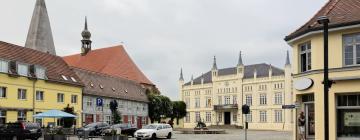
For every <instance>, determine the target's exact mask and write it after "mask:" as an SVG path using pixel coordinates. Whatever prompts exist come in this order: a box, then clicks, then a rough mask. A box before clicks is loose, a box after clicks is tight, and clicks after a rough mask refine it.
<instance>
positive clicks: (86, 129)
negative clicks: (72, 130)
mask: <svg viewBox="0 0 360 140" xmlns="http://www.w3.org/2000/svg"><path fill="white" fill-rule="evenodd" d="M108 128H110V125H109V124H107V123H105V122H95V123H90V124H87V125H85V126H83V127H81V128H79V129H77V131H76V132H77V134H78V136H80V137H82V136H84V134H85V133H87V134H88V135H89V136H100V134H101V132H102V131H104V130H105V129H108Z"/></svg>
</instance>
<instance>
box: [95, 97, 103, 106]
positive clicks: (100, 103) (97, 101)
mask: <svg viewBox="0 0 360 140" xmlns="http://www.w3.org/2000/svg"><path fill="white" fill-rule="evenodd" d="M96 106H103V99H102V98H96Z"/></svg>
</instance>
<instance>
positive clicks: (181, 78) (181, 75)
mask: <svg viewBox="0 0 360 140" xmlns="http://www.w3.org/2000/svg"><path fill="white" fill-rule="evenodd" d="M179 80H180V81H184V77H183V71H182V68H181V70H180V79H179Z"/></svg>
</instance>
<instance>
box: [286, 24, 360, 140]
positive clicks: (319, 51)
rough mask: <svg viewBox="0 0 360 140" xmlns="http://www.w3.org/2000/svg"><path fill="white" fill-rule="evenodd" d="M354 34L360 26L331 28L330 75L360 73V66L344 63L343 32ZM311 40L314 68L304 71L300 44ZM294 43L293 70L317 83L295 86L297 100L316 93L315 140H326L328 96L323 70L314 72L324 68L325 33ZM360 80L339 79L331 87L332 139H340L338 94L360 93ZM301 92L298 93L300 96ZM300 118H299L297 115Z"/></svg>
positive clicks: (330, 131)
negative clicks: (337, 29) (326, 96)
mask: <svg viewBox="0 0 360 140" xmlns="http://www.w3.org/2000/svg"><path fill="white" fill-rule="evenodd" d="M351 33H360V28H353V29H347V30H339V31H331V32H330V33H329V68H330V73H329V77H330V79H331V78H341V77H350V76H359V75H360V69H358V68H356V67H355V68H346V67H344V64H343V53H344V52H343V41H342V39H343V35H346V34H351ZM308 41H310V42H311V46H312V48H311V53H312V55H311V57H312V62H311V63H312V71H313V72H308V73H307V74H305V73H303V74H302V73H300V69H299V67H300V61H299V58H300V56H299V53H300V52H299V47H298V46H299V44H302V43H304V42H308ZM290 45H291V46H292V49H293V73H294V74H295V75H294V81H296V80H297V79H299V78H303V77H307V78H310V79H313V81H314V85H313V86H312V87H311V88H309V89H307V90H304V91H298V90H296V89H293V92H294V93H295V97H296V98H294V102H295V101H300V100H301V99H300V97H301V96H300V95H302V94H308V93H314V98H315V99H314V103H315V104H314V105H315V112H316V113H315V139H316V140H323V139H324V134H323V133H324V127H323V126H324V106H323V105H324V100H323V98H324V96H323V85H322V81H323V73H322V72H321V71H320V72H314V71H316V70H319V69H323V64H324V63H323V61H324V59H323V54H324V53H323V37H322V34H315V35H311V36H307V37H304V38H301V39H299V40H296V41H294V42H291V43H290ZM333 68H337V70H331V69H333ZM359 84H360V81H359V80H349V81H337V82H336V84H334V85H333V86H332V87H331V89H330V91H329V92H330V94H329V113H330V115H329V121H330V123H329V129H330V130H329V134H330V140H335V139H336V137H337V136H336V121H337V120H336V108H335V107H336V104H335V103H336V95H338V94H346V93H360V86H359ZM296 95H297V96H296ZM301 110H303V108H301V109H299V110H298V112H296V113H295V112H294V116H297V114H298V113H299V111H301ZM293 119H294V121H296V117H294V118H293ZM294 130H295V131H294V134H297V129H296V126H294ZM293 139H296V135H294V137H293Z"/></svg>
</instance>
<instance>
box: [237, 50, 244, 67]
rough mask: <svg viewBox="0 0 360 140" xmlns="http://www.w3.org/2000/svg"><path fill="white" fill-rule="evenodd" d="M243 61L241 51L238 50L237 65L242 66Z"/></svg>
mask: <svg viewBox="0 0 360 140" xmlns="http://www.w3.org/2000/svg"><path fill="white" fill-rule="evenodd" d="M243 65H244V64H243V61H242V57H241V51H240V54H239V60H238V64H237V66H243Z"/></svg>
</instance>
